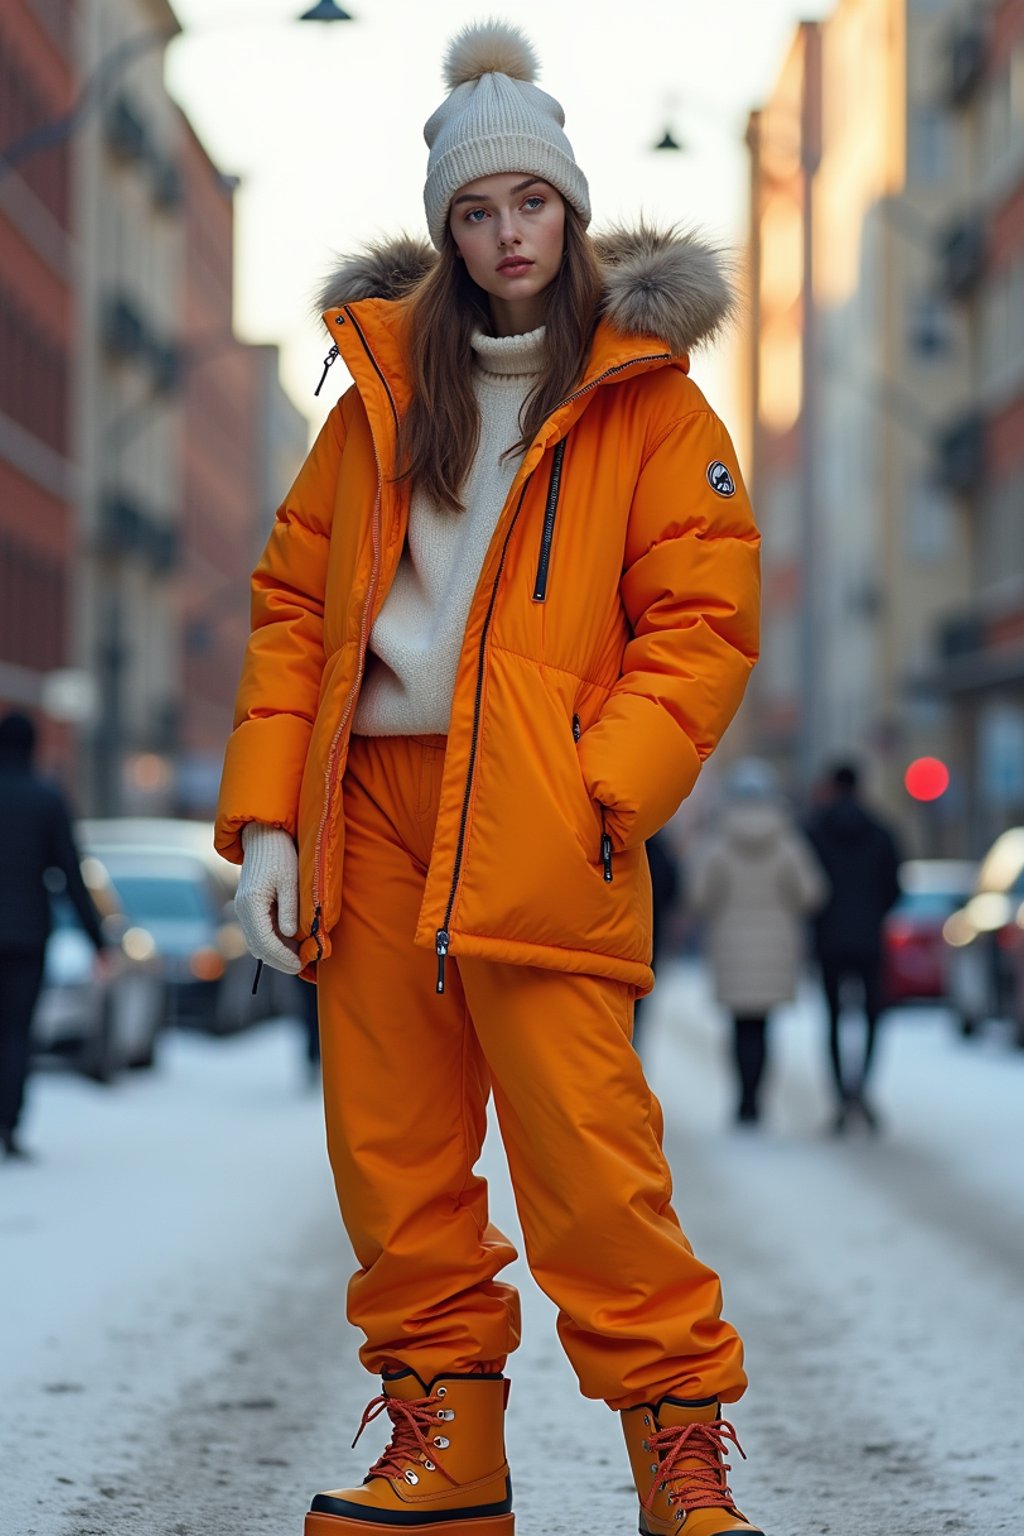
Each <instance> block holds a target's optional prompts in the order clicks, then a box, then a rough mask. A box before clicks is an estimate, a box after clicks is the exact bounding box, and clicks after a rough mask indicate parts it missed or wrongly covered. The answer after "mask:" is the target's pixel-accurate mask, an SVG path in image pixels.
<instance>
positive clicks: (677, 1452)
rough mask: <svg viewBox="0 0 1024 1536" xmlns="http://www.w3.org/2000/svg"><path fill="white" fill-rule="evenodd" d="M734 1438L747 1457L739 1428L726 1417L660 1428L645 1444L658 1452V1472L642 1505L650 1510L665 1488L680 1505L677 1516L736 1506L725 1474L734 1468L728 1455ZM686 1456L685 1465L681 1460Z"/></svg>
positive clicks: (738, 1448) (673, 1502)
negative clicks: (739, 1435) (726, 1454)
mask: <svg viewBox="0 0 1024 1536" xmlns="http://www.w3.org/2000/svg"><path fill="white" fill-rule="evenodd" d="M727 1440H731V1441H732V1443H733V1445H734V1446H735V1447H736V1449H737V1450H738V1451H739V1453H740V1455H741V1456H742V1457H743V1460H744V1461H746V1459H747V1458H746V1453H745V1452H744V1450H743V1447H742V1446H741V1445H740V1443H739V1441H738V1440H737V1438H736V1431H735V1430H734V1429H733V1427H732V1425H731V1424H730V1423H728V1422H727V1420H725V1419H716V1420H715V1421H714V1422H713V1423H711V1424H675V1425H672V1426H671V1427H670V1428H668V1429H659V1430H658V1431H657V1432H656V1433H655V1434H653V1435H651V1436H650V1438H649V1440H648V1441H647V1442H646V1444H647V1445H648V1446H649V1448H650V1449H651V1450H652V1451H654V1452H656V1454H657V1456H658V1463H659V1465H658V1471H657V1475H656V1477H655V1479H654V1481H653V1483H652V1484H651V1487H650V1490H649V1492H648V1494H647V1497H646V1498H645V1499H644V1500H643V1507H644V1508H645V1509H648V1510H651V1509H653V1507H654V1502H655V1499H656V1498H657V1496H658V1494H659V1493H660V1492H661V1490H662V1489H663V1488H666V1487H667V1488H669V1489H670V1490H671V1491H670V1493H669V1496H668V1502H669V1503H670V1504H677V1505H678V1506H679V1513H678V1515H677V1517H676V1518H677V1519H681V1518H682V1516H683V1514H684V1513H685V1512H686V1511H688V1510H691V1509H720V1508H722V1507H723V1506H728V1507H730V1508H731V1507H733V1500H732V1490H731V1489H730V1487H729V1484H728V1483H727V1482H726V1477H725V1474H726V1473H727V1472H731V1471H732V1468H731V1467H730V1465H729V1463H728V1462H727V1461H726V1459H725V1442H726V1441H727ZM682 1460H685V1461H686V1463H687V1465H686V1466H685V1467H681V1466H679V1462H680V1461H682Z"/></svg>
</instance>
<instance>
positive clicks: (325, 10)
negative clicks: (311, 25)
mask: <svg viewBox="0 0 1024 1536" xmlns="http://www.w3.org/2000/svg"><path fill="white" fill-rule="evenodd" d="M352 19H353V18H352V17H351V16H350V15H349V13H348V11H343V10H342V8H341V6H340V5H335V3H334V0H319V4H318V5H311V6H310V8H309V10H308V11H303V13H302V15H301V16H300V17H299V20H300V21H351V20H352Z"/></svg>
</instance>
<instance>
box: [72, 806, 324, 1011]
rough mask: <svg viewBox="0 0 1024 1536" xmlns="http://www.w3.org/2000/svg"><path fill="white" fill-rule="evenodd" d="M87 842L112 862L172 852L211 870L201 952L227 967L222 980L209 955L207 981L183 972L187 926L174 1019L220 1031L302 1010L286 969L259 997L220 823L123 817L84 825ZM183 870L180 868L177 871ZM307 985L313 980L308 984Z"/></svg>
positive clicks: (181, 937)
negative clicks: (221, 849)
mask: <svg viewBox="0 0 1024 1536" xmlns="http://www.w3.org/2000/svg"><path fill="white" fill-rule="evenodd" d="M79 837H80V839H81V842H82V846H83V847H87V848H95V849H97V850H102V851H103V852H104V853H105V854H106V855H108V856H109V857H110V858H114V857H115V850H120V851H122V852H123V851H125V850H128V851H131V850H136V851H140V850H142V849H146V850H149V851H150V853H152V854H156V855H159V853H160V852H161V850H166V851H168V852H171V853H176V854H179V855H187V856H188V857H190V858H191V859H192V860H193V866H192V867H193V873H194V872H195V861H198V864H199V865H200V866H201V867H202V868H203V869H204V870H205V871H206V874H207V876H208V883H207V887H206V891H207V894H206V895H205V896H203V895H202V894H200V897H199V900H200V904H201V905H202V906H203V907H204V908H205V912H206V916H205V920H204V922H203V923H202V924H201V925H200V926H201V928H202V937H200V934H199V930H198V929H196V930H194V932H193V937H194V938H195V939H196V941H197V943H196V948H197V950H206V951H208V952H209V951H211V950H212V951H216V952H217V953H218V954H219V955H220V958H221V961H222V962H223V967H224V968H223V971H222V973H221V974H220V976H216V975H214V974H213V973H214V972H216V971H217V969H218V965H217V961H216V960H215V959H213V958H212V957H211V956H210V955H209V954H207V959H206V961H205V962H204V961H203V960H202V959H199V960H197V961H196V964H198V965H199V966H200V967H201V968H202V967H203V966H204V964H205V968H206V969H207V971H209V972H210V975H209V976H207V977H204V978H199V977H195V976H194V975H191V974H190V975H188V976H185V975H183V974H181V965H182V955H181V945H182V943H183V941H187V942H191V941H190V940H187V936H186V935H185V934H184V931H183V930H181V929H179V930H178V931H177V934H176V936H175V938H174V940H173V947H174V948H175V951H176V953H177V955H178V958H177V961H176V962H175V964H176V966H177V972H178V975H177V979H176V981H175V982H174V984H173V987H172V993H171V997H170V999H169V1014H170V1016H171V1017H172V1018H178V1019H182V1020H185V1021H187V1022H190V1023H199V1024H201V1025H203V1026H204V1027H207V1028H212V1029H215V1030H217V1031H219V1032H221V1031H223V1032H226V1031H230V1030H234V1029H239V1028H242V1027H244V1026H245V1025H247V1024H250V1023H253V1022H255V1021H257V1020H259V1019H265V1018H271V1017H273V1016H275V1015H277V1014H294V1013H296V1012H298V1011H299V1010H298V1009H297V1007H296V1003H295V987H296V982H295V979H294V977H292V976H287V975H285V974H284V973H283V972H281V971H275V970H272V969H271V968H270V967H269V966H266V967H264V969H263V972H262V976H261V979H260V984H259V991H258V993H257V994H256V996H255V997H254V996H253V995H252V983H253V979H254V975H255V969H256V962H255V960H253V959H252V957H251V956H250V955H249V953H248V951H247V950H246V947H245V940H244V937H243V935H242V930H241V927H240V926H239V923H238V919H237V917H236V915H235V911H234V896H235V892H236V891H237V889H238V879H239V874H240V869H239V866H238V865H237V864H231V863H229V861H228V860H227V859H225V858H222V857H221V855H220V854H219V853H217V852H216V850H215V849H214V846H213V823H212V822H208V821H191V820H188V819H185V818H181V817H171V816H122V817H107V818H102V819H87V820H84V821H82V822H81V823H80V824H79ZM176 867H179V868H180V866H176ZM301 985H303V986H304V985H305V983H301Z"/></svg>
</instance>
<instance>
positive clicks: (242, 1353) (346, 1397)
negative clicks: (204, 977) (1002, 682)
mask: <svg viewBox="0 0 1024 1536" xmlns="http://www.w3.org/2000/svg"><path fill="white" fill-rule="evenodd" d="M645 1027H646V1030H647V1036H646V1040H645V1043H644V1051H645V1058H646V1060H647V1063H648V1070H649V1074H650V1076H651V1079H652V1082H653V1084H654V1086H655V1088H656V1091H657V1092H658V1094H659V1097H660V1098H661V1099H662V1102H663V1104H664V1107H665V1111H666V1121H667V1138H666V1139H667V1149H668V1152H669V1156H670V1160H671V1162H672V1165H673V1169H674V1172H675V1176H676V1189H677V1202H676V1203H677V1208H678V1209H679V1211H680V1214H681V1216H682V1219H683V1223H684V1225H685V1227H686V1229H687V1231H688V1233H689V1235H690V1237H691V1240H692V1241H693V1243H694V1245H695V1247H696V1248H697V1250H698V1252H699V1253H701V1255H702V1256H704V1257H706V1258H707V1259H708V1260H709V1261H710V1262H712V1263H714V1264H715V1265H716V1266H717V1267H718V1268H719V1269H720V1271H721V1272H722V1274H723V1278H724V1284H725V1296H726V1310H727V1313H728V1315H729V1316H731V1317H732V1318H733V1320H734V1321H735V1322H736V1323H737V1324H738V1325H739V1326H740V1329H741V1331H742V1333H743V1334H744V1337H745V1339H746V1341H747V1348H748V1366H749V1369H750V1374H751V1391H750V1392H749V1394H748V1396H747V1397H746V1398H745V1399H744V1401H743V1402H742V1403H741V1404H738V1405H736V1407H735V1409H734V1410H732V1417H733V1418H734V1420H735V1422H736V1424H737V1427H738V1429H739V1432H740V1436H741V1439H742V1440H743V1442H744V1446H745V1449H746V1450H747V1452H748V1454H749V1456H750V1464H749V1466H744V1465H741V1467H740V1469H739V1470H738V1471H737V1472H736V1473H735V1474H734V1479H733V1481H734V1486H735V1487H736V1489H737V1492H738V1495H739V1497H740V1500H741V1503H742V1504H744V1505H745V1506H746V1507H747V1508H748V1513H750V1514H752V1515H755V1516H756V1517H757V1518H758V1519H759V1520H761V1521H762V1522H763V1523H764V1524H765V1527H766V1529H767V1530H768V1531H769V1532H771V1533H776V1536H783V1533H784V1532H785V1533H787V1536H817V1533H819V1532H822V1533H831V1536H847V1533H849V1536H853V1533H856V1536H864V1533H865V1532H873V1531H882V1530H884V1531H886V1532H889V1531H897V1532H899V1533H900V1536H918V1533H920V1536H924V1533H926V1532H927V1533H928V1536H932V1533H934V1532H936V1531H938V1532H942V1531H944V1530H948V1531H957V1532H960V1531H964V1532H972V1531H977V1532H979V1533H981V1532H984V1533H985V1536H989V1533H994V1532H998V1531H1002V1530H1011V1529H1013V1530H1016V1529H1017V1526H1018V1524H1019V1518H1020V1514H1021V1511H1022V1510H1024V1474H1022V1471H1021V1468H1022V1466H1024V1393H1022V1390H1021V1381H1022V1376H1024V1181H1022V1179H1021V1170H1022V1168H1024V1115H1022V1112H1021V1111H1022V1101H1024V1053H1020V1052H1014V1051H1013V1050H1012V1049H1011V1048H1010V1047H1009V1046H1008V1044H1007V1043H1006V1041H1005V1040H1003V1039H1000V1038H998V1037H995V1036H993V1037H990V1038H987V1039H982V1040H977V1041H972V1042H962V1041H960V1040H958V1039H957V1038H956V1037H955V1035H954V1033H953V1030H952V1028H951V1026H950V1023H949V1021H948V1019H947V1018H946V1017H945V1016H944V1015H943V1014H942V1013H941V1012H940V1011H937V1010H936V1011H931V1012H911V1011H907V1012H904V1013H901V1014H897V1015H892V1016H890V1019H889V1021H888V1026H887V1028H886V1030H885V1034H884V1036H883V1039H882V1043H881V1050H882V1057H881V1062H880V1072H879V1085H878V1101H879V1105H880V1108H881V1109H882V1111H883V1113H884V1115H885V1119H886V1131H885V1134H884V1135H883V1136H881V1137H879V1138H878V1139H877V1140H874V1139H870V1138H868V1137H866V1136H863V1135H857V1136H850V1137H847V1138H843V1139H838V1140H837V1139H835V1138H832V1137H830V1136H829V1135H827V1134H825V1132H824V1127H825V1126H826V1124H827V1120H828V1100H827V1093H826V1082H827V1079H826V1075H825V1070H824V1053H823V1041H822V1031H823V1025H822V1021H821V1017H820V1012H819V1009H818V1005H817V1001H816V999H815V998H814V996H813V994H810V995H809V996H808V997H807V998H805V999H804V1000H803V1001H802V1003H801V1005H800V1006H798V1007H796V1008H793V1009H791V1010H788V1011H787V1012H786V1013H785V1014H784V1015H782V1016H781V1017H780V1018H779V1019H778V1020H777V1021H776V1028H775V1031H774V1046H775V1052H774V1063H773V1073H772V1080H771V1084H770V1091H769V1093H768V1095H767V1100H766V1108H767V1118H766V1124H765V1127H764V1128H763V1129H762V1130H759V1131H757V1132H753V1133H752V1132H737V1131H736V1130H734V1129H733V1128H732V1126H731V1124H730V1122H729V1110H730V1106H731V1096H732V1091H731V1087H730V1084H729V1079H728V1074H727V1067H726V1061H725V1031H724V1025H723V1023H722V1021H721V1020H720V1018H719V1017H718V1015H717V1013H716V1011H715V1009H714V1008H713V1006H712V1005H711V1004H710V1002H709V999H708V996H707V992H706V984H705V981H704V978H703V975H702V973H701V972H700V970H699V969H698V968H695V967H692V966H689V965H679V966H677V967H673V968H671V969H669V970H666V971H665V972H664V974H663V977H662V980H661V983H660V984H659V989H658V992H657V994H656V996H655V998H654V999H653V1000H652V1004H651V1005H650V1014H649V1017H648V1020H647V1023H646V1026H645ZM167 1045H168V1047H169V1048H168V1050H167V1051H166V1053H165V1058H164V1061H163V1063H162V1066H161V1068H160V1070H159V1071H158V1072H157V1073H156V1074H154V1075H152V1076H138V1077H132V1078H130V1079H125V1080H122V1082H121V1083H119V1084H118V1085H117V1086H116V1087H115V1088H114V1089H112V1090H109V1091H108V1090H102V1089H99V1088H96V1087H95V1086H93V1085H91V1084H89V1083H86V1082H82V1081H79V1080H77V1079H75V1078H73V1077H71V1076H65V1075H61V1074H58V1073H51V1072H46V1073H41V1074H39V1075H38V1076H37V1077H36V1078H35V1079H34V1082H33V1085H32V1100H31V1112H30V1115H29V1117H28V1121H27V1124H26V1127H25V1131H26V1137H25V1139H26V1141H28V1142H30V1143H31V1144H32V1145H34V1146H35V1147H37V1148H38V1150H39V1153H40V1161H39V1162H38V1163H37V1164H36V1165H34V1166H31V1167H21V1166H18V1165H15V1164H5V1165H2V1166H0V1287H2V1305H0V1536H121V1533H124V1536H129V1533H130V1536H193V1533H195V1536H200V1533H202V1536H209V1533H211V1532H216V1536H257V1533H263V1532H266V1533H271V1532H273V1533H275V1536H277V1533H281V1536H288V1533H295V1536H298V1533H299V1532H300V1531H301V1516H302V1511H303V1509H304V1506H305V1501H306V1499H307V1497H308V1495H309V1494H310V1493H311V1492H314V1491H315V1490H316V1489H317V1488H320V1487H326V1486H337V1485H338V1484H339V1482H343V1481H345V1480H351V1479H352V1478H358V1477H360V1476H361V1475H362V1471H363V1470H365V1466H366V1464H367V1459H368V1457H369V1456H370V1455H372V1454H375V1452H376V1449H377V1448H378V1445H379V1443H380V1442H381V1441H382V1438H383V1437H382V1436H378V1437H376V1438H374V1436H373V1432H372V1431H371V1432H368V1433H367V1435H365V1436H364V1438H363V1440H362V1441H361V1442H360V1445H359V1447H358V1448H357V1449H356V1450H355V1451H352V1450H351V1449H350V1448H349V1441H350V1440H351V1438H352V1434H353V1433H354V1430H355V1425H356V1424H357V1423H358V1419H359V1415H360V1413H361V1410H362V1407H363V1405H364V1403H365V1402H366V1401H367V1399H368V1398H369V1397H370V1396H371V1395H372V1394H373V1392H374V1390H375V1387H374V1383H373V1382H372V1380H371V1379H370V1378H369V1377H368V1376H366V1375H365V1373H364V1372H362V1370H361V1369H360V1368H359V1367H358V1364H357V1363H356V1357H355V1351H356V1344H357V1340H356V1338H355V1336H354V1334H353V1332H352V1330H351V1329H350V1328H349V1327H348V1325H347V1324H346V1323H345V1321H344V1285H345V1280H346V1278H347V1274H348V1271H349V1268H350V1260H349V1258H348V1256H347V1253H346V1247H345V1243H344V1239H343V1236H342V1234H341V1232H340V1227H339V1223H338V1219H337V1216H336V1211H335V1206H334V1197H333V1190H332V1188H331V1183H330V1177H329V1173H328V1169H327V1165H326V1157H325V1154H324V1149H323V1129H322V1121H321V1115H320V1110H319V1105H318V1102H317V1097H316V1095H315V1094H313V1093H311V1092H310V1091H309V1089H308V1088H307V1086H306V1085H305V1081H304V1072H303V1066H302V1063H301V1060H300V1055H301V1053H300V1043H299V1036H298V1031H297V1029H295V1028H294V1027H293V1026H292V1025H290V1024H288V1023H278V1024H274V1025H269V1026H266V1027H264V1028H262V1029H260V1030H258V1031H254V1032H251V1033H249V1034H246V1035H244V1036H239V1037H235V1038H233V1039H230V1040H224V1041H213V1040H206V1039H203V1038H201V1037H196V1036H186V1035H182V1036H174V1037H172V1038H171V1039H169V1040H168V1042H167ZM485 1164H486V1171H487V1172H488V1175H489V1177H490V1179H491V1183H492V1191H493V1194H492V1205H493V1214H494V1216H495V1219H496V1220H497V1221H498V1222H499V1224H500V1225H502V1226H503V1227H504V1228H505V1230H506V1231H509V1232H510V1234H511V1235H513V1236H517V1235H518V1228H517V1224H516V1221H515V1215H514V1210H513V1207H512V1202H511V1195H510V1191H509V1189H508V1184H507V1178H506V1176H505V1173H504V1165H503V1160H502V1157H501V1152H500V1144H498V1143H496V1141H495V1139H494V1138H489V1142H488V1147H487V1149H486V1151H485ZM510 1275H511V1276H512V1277H513V1278H514V1279H515V1280H516V1282H517V1283H518V1284H520V1286H521V1287H522V1289H523V1292H524V1303H525V1305H524V1331H525V1338H524V1344H523V1347H522V1349H521V1350H520V1352H519V1354H518V1356H517V1357H515V1358H514V1360H513V1361H512V1364H511V1374H512V1376H513V1382H514V1387H513V1393H512V1399H511V1405H510V1420H509V1449H510V1456H511V1459H512V1464H513V1477H514V1480H515V1484H516V1490H517V1515H518V1520H519V1526H520V1530H521V1531H522V1532H524V1533H525V1536H529V1533H530V1532H537V1533H540V1532H541V1531H543V1532H545V1533H546V1536H547V1533H550V1536H560V1533H562V1532H565V1533H568V1532H570V1531H573V1532H575V1531H577V1530H581V1529H583V1530H586V1531H588V1532H590V1533H594V1536H613V1533H616V1532H629V1531H632V1530H634V1529H635V1519H634V1501H633V1499H632V1498H631V1496H630V1492H629V1485H628V1474H627V1470H626V1464H625V1458H624V1454H623V1451H622V1447H621V1440H620V1431H619V1428H618V1424H617V1420H616V1419H615V1417H614V1416H613V1415H612V1414H610V1413H608V1411H607V1409H606V1408H605V1407H604V1406H603V1405H602V1404H595V1403H587V1402H584V1401H583V1400H582V1399H580V1398H579V1395H578V1392H577V1390H576V1385H575V1378H574V1377H573V1375H572V1372H571V1370H570V1369H569V1367H568V1365H567V1364H566V1362H565V1360H564V1358H563V1356H562V1355H561V1352H560V1350H559V1348H558V1345H557V1341H556V1339H555V1336H554V1317H553V1309H552V1307H551V1306H550V1304H549V1303H548V1302H547V1300H546V1299H545V1298H544V1297H543V1296H541V1295H540V1294H539V1293H538V1292H537V1291H536V1289H535V1287H534V1286H533V1285H532V1282H531V1281H530V1279H529V1276H528V1274H526V1273H525V1270H524V1266H523V1264H522V1262H521V1261H520V1262H519V1263H518V1264H516V1265H515V1266H514V1268H513V1270H512V1271H510ZM378 1427H379V1426H374V1429H377V1428H378Z"/></svg>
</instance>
